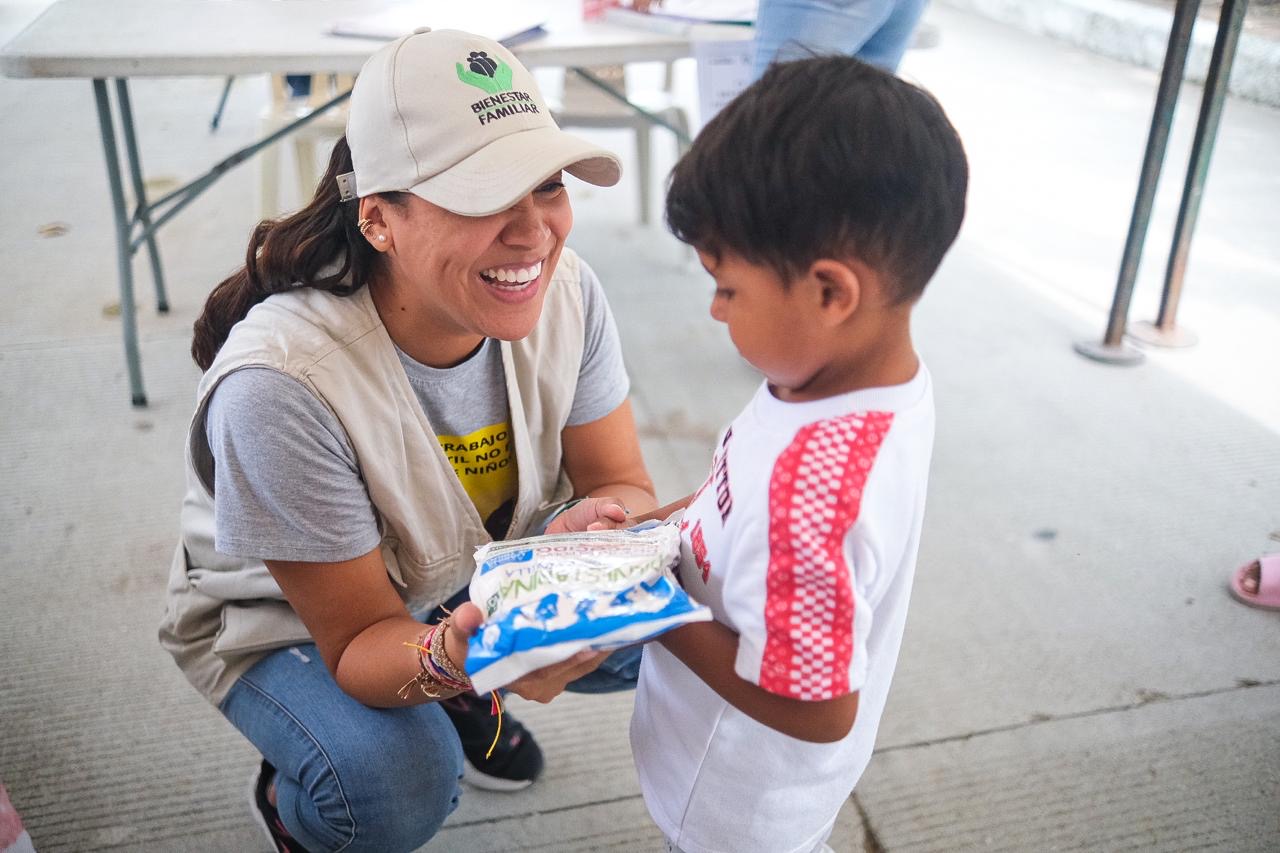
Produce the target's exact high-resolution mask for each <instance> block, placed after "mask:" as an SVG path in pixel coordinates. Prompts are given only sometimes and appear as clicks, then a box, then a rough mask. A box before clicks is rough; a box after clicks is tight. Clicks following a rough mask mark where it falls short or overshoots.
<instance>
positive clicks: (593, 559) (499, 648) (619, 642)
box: [466, 522, 711, 695]
mask: <svg viewBox="0 0 1280 853" xmlns="http://www.w3.org/2000/svg"><path fill="white" fill-rule="evenodd" d="M679 561H680V531H679V529H678V528H677V527H676V526H675V525H674V524H661V523H658V522H649V523H647V524H643V525H638V526H636V527H631V528H626V529H622V530H601V531H592V532H583V533H561V534H554V535H551V536H533V537H530V538H527V539H516V540H512V541H509V542H489V543H487V544H485V545H482V546H480V547H479V548H477V549H476V572H475V575H473V576H472V578H471V588H470V593H471V600H472V601H473V602H474V603H475V604H476V605H477V606H478V607H480V609H481V610H483V611H484V614H485V623H484V624H483V625H481V626H480V629H479V630H478V631H476V633H475V635H474V636H473V637H472V638H471V640H470V643H469V646H468V649H467V666H466V669H467V674H468V675H470V676H471V682H472V684H473V685H474V687H475V691H476V693H478V694H481V695H483V694H485V693H487V692H489V691H490V690H496V689H498V688H499V687H503V686H505V685H507V684H510V683H511V682H512V681H515V680H516V679H517V678H519V677H520V676H522V675H524V674H525V673H528V672H532V671H533V670H535V669H541V668H542V667H544V666H550V665H551V664H554V663H559V662H561V661H564V660H568V659H569V658H571V657H573V656H574V655H575V654H577V653H578V652H580V651H583V650H585V649H591V650H594V651H606V650H609V649H617V648H621V647H622V646H627V645H631V644H632V643H640V642H644V641H645V640H649V639H652V638H654V637H656V636H658V635H659V634H662V633H664V632H665V631H668V630H670V629H672V628H674V627H676V626H677V625H683V624H685V623H687V622H705V621H709V620H710V619H711V611H710V610H709V609H708V608H706V607H704V606H703V605H701V604H698V603H697V602H695V601H694V600H693V599H691V598H689V596H688V594H687V593H686V592H685V591H684V590H683V589H681V587H680V584H679V583H678V582H677V581H676V579H675V575H674V574H673V572H672V569H673V567H675V566H676V565H677V564H678V563H679Z"/></svg>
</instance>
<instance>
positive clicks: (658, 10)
mask: <svg viewBox="0 0 1280 853" xmlns="http://www.w3.org/2000/svg"><path fill="white" fill-rule="evenodd" d="M758 5H759V3H758V2H757V0H663V2H662V5H658V4H657V3H654V4H653V5H651V6H650V7H649V11H648V12H647V13H646V14H649V15H652V16H654V17H655V18H669V19H675V20H679V21H688V22H689V23H698V24H754V23H755V21H756V9H757V7H758ZM623 8H624V9H629V8H630V4H624V5H623Z"/></svg>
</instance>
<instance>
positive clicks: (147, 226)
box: [116, 77, 169, 314]
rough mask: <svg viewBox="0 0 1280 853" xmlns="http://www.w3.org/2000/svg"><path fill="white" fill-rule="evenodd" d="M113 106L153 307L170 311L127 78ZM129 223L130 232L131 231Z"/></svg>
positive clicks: (118, 88)
mask: <svg viewBox="0 0 1280 853" xmlns="http://www.w3.org/2000/svg"><path fill="white" fill-rule="evenodd" d="M116 105H117V106H118V107H119V108H120V125H121V126H122V127H123V128H124V150H125V153H126V154H128V155H129V176H130V178H131V179H132V180H133V197H134V199H135V200H136V201H137V205H138V206H137V209H136V211H135V212H134V218H135V219H136V220H137V221H139V222H141V223H142V229H143V233H144V234H146V239H147V253H148V254H149V255H151V275H152V277H153V278H154V279H155V287H156V310H157V311H159V312H160V313H161V314H168V313H169V298H168V296H167V295H166V294H165V289H164V272H163V271H162V270H161V268H160V250H159V249H158V248H156V235H155V231H154V230H153V229H152V227H151V209H150V208H149V207H148V206H147V189H146V185H145V184H144V183H143V181H142V163H141V160H140V159H139V158H138V137H137V135H136V134H135V133H134V130H133V108H132V107H131V106H130V104H129V81H128V80H126V79H124V78H123V77H121V78H118V79H117V80H116ZM132 224H133V223H132V222H130V233H132V230H133V229H132Z"/></svg>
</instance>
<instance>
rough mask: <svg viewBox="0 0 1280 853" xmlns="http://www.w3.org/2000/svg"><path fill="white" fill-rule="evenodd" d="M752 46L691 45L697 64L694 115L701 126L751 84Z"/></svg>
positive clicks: (748, 42)
mask: <svg viewBox="0 0 1280 853" xmlns="http://www.w3.org/2000/svg"><path fill="white" fill-rule="evenodd" d="M754 51H755V42H754V41H752V40H750V39H748V40H743V41H737V40H728V41H724V40H722V41H699V42H695V43H694V45H693V55H694V58H695V59H697V61H698V115H699V116H700V117H701V119H702V123H703V124H704V125H705V124H706V123H707V122H708V121H710V120H711V118H712V117H713V116H714V115H715V114H716V113H718V112H720V110H721V109H722V108H723V107H724V105H725V104H727V103H729V102H730V101H732V100H733V99H734V98H735V97H736V96H737V94H738V93H739V92H741V91H742V90H743V89H745V88H746V87H747V84H749V83H750V82H751V61H752V58H753V54H754Z"/></svg>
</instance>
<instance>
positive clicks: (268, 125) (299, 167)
mask: <svg viewBox="0 0 1280 853" xmlns="http://www.w3.org/2000/svg"><path fill="white" fill-rule="evenodd" d="M303 81H307V82H306V83H305V84H304V85H301V86H300V85H299V83H302V82H303ZM354 81H355V78H354V77H353V76H351V75H340V74H313V75H311V76H310V77H302V78H298V77H296V76H293V77H291V78H290V80H289V81H286V79H285V77H284V75H279V74H273V75H272V76H271V103H270V104H269V105H268V107H267V109H266V111H265V112H264V113H263V115H262V133H263V134H264V135H265V134H268V133H272V132H274V131H276V130H279V129H280V128H282V127H284V126H285V125H287V124H289V123H290V122H293V121H296V120H297V119H299V118H301V117H302V116H304V115H306V114H307V113H309V112H311V111H312V110H314V109H316V108H317V107H320V106H323V105H324V104H325V103H326V102H328V101H330V100H332V99H333V98H334V97H336V96H337V95H339V94H341V93H343V92H345V91H347V90H348V89H350V88H351V86H352V84H353V82H354ZM304 90H305V91H304ZM346 131H347V107H346V104H343V105H341V106H338V107H334V108H333V109H331V110H329V111H328V112H327V113H325V114H324V115H322V116H320V117H319V118H317V119H316V120H315V121H313V122H311V123H310V124H308V125H306V126H305V127H301V128H299V129H298V130H296V131H294V132H293V133H291V134H289V136H288V137H286V139H284V140H281V141H280V142H279V143H277V144H275V145H270V146H268V147H266V148H264V149H263V150H262V153H261V155H260V157H259V161H258V162H259V169H260V172H259V175H260V181H261V194H260V198H259V214H260V215H261V217H262V218H263V219H271V218H273V217H276V216H279V215H280V213H281V212H282V211H281V208H280V185H281V180H282V175H281V170H280V148H281V145H282V144H283V143H284V142H285V141H286V140H287V141H289V142H292V143H293V156H294V167H295V168H294V171H295V173H296V175H297V188H298V198H300V199H302V203H303V204H305V203H306V202H307V201H309V200H310V199H311V195H312V193H314V192H315V188H316V184H317V183H318V182H319V181H320V165H319V162H318V160H317V156H316V146H317V145H319V144H321V143H330V144H331V143H333V142H336V141H337V139H338V137H340V136H342V134H344V133H346Z"/></svg>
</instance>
